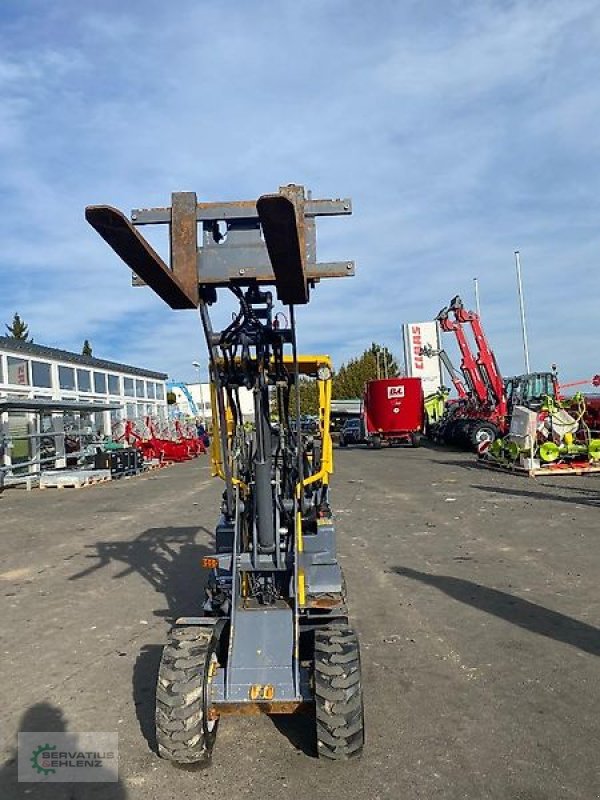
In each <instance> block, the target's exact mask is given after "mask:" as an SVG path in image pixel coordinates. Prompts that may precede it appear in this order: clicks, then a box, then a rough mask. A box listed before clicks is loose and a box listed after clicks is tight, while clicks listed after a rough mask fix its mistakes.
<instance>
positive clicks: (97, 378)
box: [94, 372, 106, 394]
mask: <svg viewBox="0 0 600 800" xmlns="http://www.w3.org/2000/svg"><path fill="white" fill-rule="evenodd" d="M94 391H95V392H98V394H106V375H105V374H104V372H94Z"/></svg>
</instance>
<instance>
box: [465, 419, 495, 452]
mask: <svg viewBox="0 0 600 800" xmlns="http://www.w3.org/2000/svg"><path fill="white" fill-rule="evenodd" d="M467 433H468V441H469V445H470V447H471V448H472V449H473V450H474V452H476V453H477V452H479V445H480V444H481V443H482V442H484V441H489V443H490V444H491V443H492V442H493V441H495V439H497V438H498V428H497V427H496V426H495V425H493V424H492V423H491V422H485V420H482V421H480V422H479V421H475V422H473V424H472V425H471V426H470V427H469V429H468V431H467Z"/></svg>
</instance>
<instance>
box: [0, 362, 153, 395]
mask: <svg viewBox="0 0 600 800" xmlns="http://www.w3.org/2000/svg"><path fill="white" fill-rule="evenodd" d="M0 383H4V370H3V369H2V356H0ZM148 386H150V384H148ZM152 396H153V397H154V395H152Z"/></svg>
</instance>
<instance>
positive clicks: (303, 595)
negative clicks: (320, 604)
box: [298, 569, 306, 606]
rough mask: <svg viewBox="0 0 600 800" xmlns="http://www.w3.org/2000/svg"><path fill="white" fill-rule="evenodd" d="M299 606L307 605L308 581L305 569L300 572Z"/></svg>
mask: <svg viewBox="0 0 600 800" xmlns="http://www.w3.org/2000/svg"><path fill="white" fill-rule="evenodd" d="M298 605H300V606H304V605H306V581H305V579H304V570H303V569H299V570H298Z"/></svg>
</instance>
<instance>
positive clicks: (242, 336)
mask: <svg viewBox="0 0 600 800" xmlns="http://www.w3.org/2000/svg"><path fill="white" fill-rule="evenodd" d="M349 213H351V203H350V201H349V200H347V199H346V200H313V199H312V198H311V197H310V196H308V197H307V196H306V195H305V192H304V189H303V187H301V186H295V185H290V186H286V187H282V188H280V190H279V192H278V193H277V194H272V195H263V196H262V197H260V198H259V199H258V201H256V202H252V201H241V202H237V203H235V202H234V203H198V202H197V200H196V196H195V194H194V193H191V192H182V193H175V194H174V195H173V196H172V206H171V207H170V208H162V209H161V208H152V209H137V210H134V211H133V212H132V218H131V222H130V221H129V220H128V219H127V218H126V217H125V216H124V215H123V214H122V213H121V212H120V211H118V210H116V209H114V208H111V207H109V206H89V207H88V208H87V209H86V218H87V220H88V221H89V222H90V224H91V225H92V226H93V227H94V228H95V229H96V230H97V231H98V233H99V234H100V235H101V236H102V237H103V238H104V239H105V240H106V241H107V243H108V244H109V245H110V246H111V247H112V248H113V249H114V250H115V251H116V252H117V253H118V254H119V255H120V256H121V257H122V258H123V260H124V261H125V262H126V264H127V265H128V266H129V267H130V268H131V269H132V270H133V272H134V274H135V276H136V277H135V279H134V282H138V283H139V282H144V283H146V284H148V285H150V286H151V288H153V289H154V291H156V292H157V293H158V294H159V295H160V296H161V297H162V298H163V299H164V300H165V301H166V302H167V303H168V304H169V305H170V306H171V307H172V308H198V309H199V312H200V317H201V321H202V326H203V330H204V334H205V338H206V342H207V346H208V352H209V358H210V371H211V383H212V401H213V402H212V407H213V414H214V421H213V432H212V462H213V474H215V475H218V476H219V477H221V478H222V479H223V481H224V492H223V499H222V504H221V509H220V516H219V519H218V522H217V525H216V532H215V548H214V554H212V555H210V556H207V557H205V558H204V559H203V566H205V567H207V568H208V569H209V570H210V579H209V581H208V585H207V586H206V589H205V598H204V603H203V606H202V607H200V608H199V615H198V616H196V617H186V618H180V619H178V620H177V621H176V622H175V625H174V627H173V629H172V630H171V632H170V635H169V639H168V642H167V644H166V646H165V647H164V650H163V655H162V660H161V664H160V669H159V674H158V682H157V688H156V734H157V742H158V749H159V753H160V755H161V756H163V757H164V758H167V759H169V760H171V761H174V762H177V763H180V764H187V763H194V762H202V761H206V760H208V759H209V758H210V755H211V752H212V749H213V746H214V744H215V739H216V736H217V731H218V726H219V719H220V718H221V716H224V715H226V714H251V713H255V714H260V713H266V714H295V713H302V712H304V713H310V714H312V715H313V718H314V720H315V732H316V742H317V752H318V755H319V756H320V757H323V758H325V759H332V760H342V759H349V758H352V757H356V756H358V755H360V753H361V752H362V749H363V744H364V719H363V699H362V683H361V667H360V652H359V643H358V639H357V635H356V633H355V631H354V629H353V628H352V626H351V624H350V622H349V619H348V610H347V606H346V595H345V584H344V578H343V575H342V570H341V568H340V565H339V563H338V559H337V552H336V531H335V524H334V517H333V513H332V509H331V505H330V492H329V478H330V475H331V473H332V470H333V463H332V443H331V436H330V430H329V424H330V404H331V379H332V365H331V362H330V359H329V357H328V356H301V355H299V354H298V351H297V342H296V325H295V307H296V306H297V305H303V304H306V303H307V302H308V300H309V296H310V291H311V289H312V288H313V287H314V286H315V284H316V283H318V282H319V281H320V280H321V279H322V278H328V277H342V276H348V275H352V274H353V272H354V265H353V263H352V262H347V261H346V262H341V263H327V264H320V263H318V262H317V261H316V232H315V227H316V225H315V218H316V217H317V216H322V215H328V216H331V215H337V214H349ZM154 223H158V224H161V223H162V224H168V225H169V228H170V242H171V253H170V265H169V266H167V264H166V263H165V262H164V261H163V260H162V258H161V257H160V256H159V255H158V254H157V253H156V252H155V251H154V250H153V249H152V248H151V246H150V245H149V244H148V242H147V241H146V240H145V239H144V238H143V237H142V235H141V234H140V233H139V231H138V227H139V226H140V225H145V224H154ZM198 231H200V233H201V242H200V243H199V242H198ZM273 288H274V289H275V292H276V295H277V299H278V300H279V302H280V303H282V304H283V305H284V306H285V310H280V311H277V307H276V300H275V297H274V294H273V291H272V289H273ZM222 290H228V291H229V292H231V293H232V294H233V296H234V298H235V300H236V303H237V306H238V311H237V312H236V313H235V314H234V315H233V319H232V321H231V322H230V323H229V324H228V325H227V326H226V327H225V328H224V329H223V330H221V331H215V330H214V329H213V327H212V322H211V318H210V314H209V308H210V307H211V306H212V305H214V304H215V303H216V302H217V299H218V297H219V292H221V291H222ZM301 376H311V377H312V378H314V379H315V380H316V381H317V384H318V395H319V424H318V429H317V431H315V432H312V433H310V434H307V433H306V431H303V430H302V426H301V419H300V418H301V414H300V397H299V392H298V391H294V388H295V387H298V386H299V384H300V378H301ZM242 387H244V388H246V389H248V390H250V391H251V392H252V395H253V398H254V417H253V420H252V421H251V424H248V420H244V418H243V416H242V410H241V405H240V398H239V393H240V389H241V388H242Z"/></svg>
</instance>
